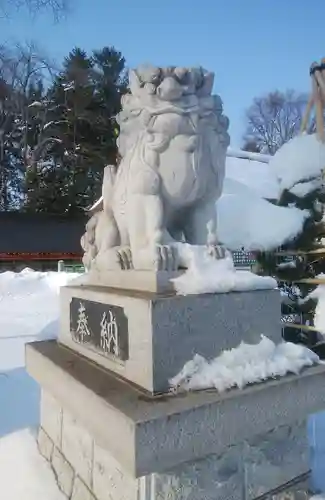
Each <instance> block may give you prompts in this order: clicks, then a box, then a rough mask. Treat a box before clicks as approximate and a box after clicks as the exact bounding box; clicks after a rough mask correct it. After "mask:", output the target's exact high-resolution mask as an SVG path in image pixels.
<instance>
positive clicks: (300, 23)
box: [0, 0, 325, 146]
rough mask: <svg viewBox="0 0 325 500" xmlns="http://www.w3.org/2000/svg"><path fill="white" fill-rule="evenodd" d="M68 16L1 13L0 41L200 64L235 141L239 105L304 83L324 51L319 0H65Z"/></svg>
mask: <svg viewBox="0 0 325 500" xmlns="http://www.w3.org/2000/svg"><path fill="white" fill-rule="evenodd" d="M71 1H72V2H74V7H73V11H72V12H71V13H70V15H69V17H68V18H67V19H66V20H64V21H62V22H60V24H54V23H53V21H52V20H51V19H50V17H48V16H46V15H41V16H39V17H38V18H37V19H36V20H32V19H31V18H30V17H28V16H27V15H26V13H24V12H20V13H18V14H17V13H13V14H12V17H11V19H10V20H3V19H2V20H0V33H1V36H0V42H6V41H7V42H10V41H20V42H24V41H31V40H33V41H36V42H37V43H38V44H39V46H40V47H41V48H42V49H43V51H45V52H46V53H47V54H48V55H49V56H51V57H53V58H54V59H56V60H57V61H58V62H60V61H61V60H62V58H63V57H64V56H65V55H66V54H67V53H68V52H69V51H70V50H71V48H72V47H74V46H80V47H81V48H84V49H85V50H89V51H90V50H91V49H93V48H101V47H102V46H104V45H114V46H115V47H116V48H117V49H119V50H120V51H121V52H122V53H123V55H124V57H125V58H126V61H127V64H128V66H131V67H133V66H135V65H137V64H139V63H145V62H149V63H154V64H157V65H182V66H185V65H202V66H204V67H206V68H207V69H209V70H213V71H215V73H216V78H215V91H216V92H218V93H219V94H220V95H221V97H222V99H223V101H224V106H225V112H226V114H227V115H228V116H229V118H230V122H231V129H230V132H231V139H232V141H231V142H232V145H233V146H239V145H240V144H241V137H242V134H243V131H244V125H245V121H244V119H245V109H246V108H247V107H248V106H249V104H250V103H251V101H252V99H253V98H254V97H255V96H259V95H262V94H264V93H267V92H268V91H270V90H275V89H279V90H285V89H287V88H294V89H297V90H301V91H306V90H309V86H310V82H309V74H308V70H309V66H310V64H311V63H312V61H314V60H319V59H320V58H321V57H323V56H325V34H324V19H325V1H324V0H201V1H198V0H196V1H194V0H163V1H159V0H115V1H113V0H71Z"/></svg>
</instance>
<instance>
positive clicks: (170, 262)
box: [154, 245, 178, 271]
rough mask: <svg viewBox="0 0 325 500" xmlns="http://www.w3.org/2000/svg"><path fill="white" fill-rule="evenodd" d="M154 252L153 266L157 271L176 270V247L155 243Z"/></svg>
mask: <svg viewBox="0 0 325 500" xmlns="http://www.w3.org/2000/svg"><path fill="white" fill-rule="evenodd" d="M154 252H155V255H154V267H155V269H156V270H157V271H177V269H178V258H177V252H176V248H174V247H172V246H170V245H156V246H155V249H154Z"/></svg>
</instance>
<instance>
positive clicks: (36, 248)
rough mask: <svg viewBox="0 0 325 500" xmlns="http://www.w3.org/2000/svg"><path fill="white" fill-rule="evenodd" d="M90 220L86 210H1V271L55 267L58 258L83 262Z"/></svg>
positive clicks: (72, 263) (70, 263) (66, 262)
mask: <svg viewBox="0 0 325 500" xmlns="http://www.w3.org/2000/svg"><path fill="white" fill-rule="evenodd" d="M87 220H88V217H87V216H86V214H85V215H84V216H83V215H80V216H70V215H69V216H68V215H67V216H66V215H52V214H46V213H23V212H0V271H4V270H12V271H14V270H15V271H20V270H21V269H24V268H25V267H30V268H32V269H37V270H43V271H47V270H56V269H57V267H58V261H59V260H63V261H64V262H65V264H67V265H76V264H81V259H82V253H83V252H82V248H81V246H80V238H81V236H82V234H83V233H84V230H85V224H86V222H87Z"/></svg>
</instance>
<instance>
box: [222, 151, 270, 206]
mask: <svg viewBox="0 0 325 500" xmlns="http://www.w3.org/2000/svg"><path fill="white" fill-rule="evenodd" d="M242 153H244V152H243V151H242V152H237V155H238V157H237V158H235V157H227V158H226V174H225V177H226V179H230V180H235V181H237V182H240V183H241V184H243V185H244V186H246V187H248V188H249V189H251V190H252V191H253V192H254V193H255V194H256V195H258V196H259V197H261V198H266V199H269V200H272V199H274V200H276V199H277V198H278V197H279V194H280V185H279V182H278V180H277V177H276V174H275V172H274V171H273V170H272V169H271V168H270V166H269V164H268V163H266V162H265V161H262V160H263V159H264V157H263V155H259V154H256V153H255V155H254V154H253V153H249V156H248V157H247V158H245V157H244V158H243V157H242V156H241V154H242ZM268 158H271V157H268Z"/></svg>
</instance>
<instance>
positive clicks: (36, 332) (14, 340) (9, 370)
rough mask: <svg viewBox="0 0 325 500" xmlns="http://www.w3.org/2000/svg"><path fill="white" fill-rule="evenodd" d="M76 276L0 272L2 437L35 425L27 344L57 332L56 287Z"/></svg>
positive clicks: (34, 389) (35, 400)
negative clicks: (26, 352)
mask: <svg viewBox="0 0 325 500" xmlns="http://www.w3.org/2000/svg"><path fill="white" fill-rule="evenodd" d="M75 276H76V275H73V274H66V273H54V272H49V273H41V272H34V271H32V270H31V269H25V270H24V271H22V272H21V273H19V274H17V273H13V272H6V273H0V408H1V409H2V411H0V436H3V435H5V434H8V433H10V432H14V431H16V430H17V429H22V428H25V427H28V426H35V425H37V424H38V420H39V386H38V384H36V382H35V381H34V380H33V379H32V378H31V377H30V376H29V375H28V374H27V372H26V370H25V343H26V342H32V341H35V340H44V339H48V338H53V337H55V336H56V334H57V330H58V315H59V300H58V290H59V287H60V286H61V285H64V284H65V283H67V282H68V281H69V280H70V279H71V278H73V277H75ZM0 490H1V488H0ZM1 498H2V497H1ZM4 498H6V497H4ZM22 498H25V497H22Z"/></svg>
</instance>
